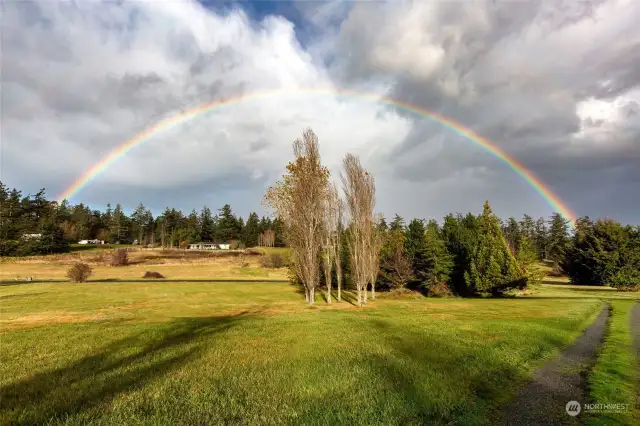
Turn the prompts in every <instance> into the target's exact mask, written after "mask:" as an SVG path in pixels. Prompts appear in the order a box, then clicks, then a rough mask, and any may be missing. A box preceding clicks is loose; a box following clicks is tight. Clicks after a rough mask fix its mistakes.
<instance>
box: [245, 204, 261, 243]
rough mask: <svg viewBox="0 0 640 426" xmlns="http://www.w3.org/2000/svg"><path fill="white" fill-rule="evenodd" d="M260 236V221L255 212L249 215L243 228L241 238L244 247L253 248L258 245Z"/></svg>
mask: <svg viewBox="0 0 640 426" xmlns="http://www.w3.org/2000/svg"><path fill="white" fill-rule="evenodd" d="M259 235H260V219H259V218H258V214H257V213H256V212H251V213H249V216H248V217H247V223H246V224H245V226H244V232H243V238H242V241H243V242H244V244H245V246H247V247H255V246H257V245H258V236H259Z"/></svg>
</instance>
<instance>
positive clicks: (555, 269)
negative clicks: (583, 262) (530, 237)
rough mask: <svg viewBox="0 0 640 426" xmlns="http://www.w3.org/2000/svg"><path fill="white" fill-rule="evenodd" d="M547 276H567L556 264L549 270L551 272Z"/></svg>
mask: <svg viewBox="0 0 640 426" xmlns="http://www.w3.org/2000/svg"><path fill="white" fill-rule="evenodd" d="M547 275H548V276H550V277H564V276H566V275H567V274H566V273H565V272H564V270H563V269H562V267H561V266H560V265H558V264H557V263H554V264H553V267H552V268H551V271H550V272H549V273H548V274H547Z"/></svg>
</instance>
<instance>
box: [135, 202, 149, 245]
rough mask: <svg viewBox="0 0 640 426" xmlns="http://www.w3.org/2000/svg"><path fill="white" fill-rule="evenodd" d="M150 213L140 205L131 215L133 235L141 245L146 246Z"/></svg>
mask: <svg viewBox="0 0 640 426" xmlns="http://www.w3.org/2000/svg"><path fill="white" fill-rule="evenodd" d="M149 213H150V212H149V211H148V210H147V209H146V208H145V206H144V204H142V203H140V204H138V207H136V208H135V210H134V211H133V213H132V214H131V222H132V225H133V234H134V235H135V237H136V239H137V240H138V244H140V245H142V244H144V238H145V234H146V232H147V226H148V224H149Z"/></svg>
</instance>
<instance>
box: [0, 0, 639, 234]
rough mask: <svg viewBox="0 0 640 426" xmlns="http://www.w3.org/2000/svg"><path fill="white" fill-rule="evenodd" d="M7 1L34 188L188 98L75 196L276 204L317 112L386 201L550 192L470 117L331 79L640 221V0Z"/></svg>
mask: <svg viewBox="0 0 640 426" xmlns="http://www.w3.org/2000/svg"><path fill="white" fill-rule="evenodd" d="M238 6H242V3H239V4H238ZM3 7H4V11H3V15H2V32H3V40H2V59H1V65H2V82H1V83H2V94H1V96H2V129H1V132H2V134H1V136H2V145H1V154H2V158H1V174H2V177H1V178H2V181H3V182H5V183H6V184H8V185H10V186H15V187H18V188H21V189H24V190H25V191H27V192H28V191H31V192H33V191H35V190H37V189H39V188H41V187H46V188H47V190H48V193H49V194H50V195H52V196H53V195H57V194H58V193H60V192H62V191H63V190H64V189H65V188H66V187H68V186H69V185H70V184H71V183H72V182H73V181H74V180H75V179H76V178H77V177H78V176H80V175H82V173H84V172H85V171H86V170H87V169H89V168H90V167H91V166H92V165H93V164H94V163H96V162H98V161H100V160H101V159H102V158H104V157H105V156H106V155H107V154H108V153H109V152H110V151H111V150H113V149H115V148H116V147H118V146H119V145H121V144H122V143H124V142H126V141H128V140H131V139H132V138H134V137H136V135H138V134H140V133H141V132H144V131H145V130H146V129H149V128H150V127H151V126H153V125H155V124H156V123H158V122H161V121H162V120H163V119H166V118H169V117H172V116H175V115H176V114H184V113H187V115H189V117H188V118H187V119H185V120H183V121H181V122H179V123H176V124H174V125H171V126H166V127H164V128H163V129H162V130H161V131H158V132H156V133H154V134H153V135H152V136H151V137H149V138H146V139H145V141H144V143H142V144H140V145H138V146H137V147H135V148H134V149H132V150H131V151H130V152H129V153H127V154H126V155H125V156H123V157H122V158H120V159H118V160H117V161H116V162H114V163H113V164H112V165H111V166H110V167H109V168H107V169H106V170H105V171H104V172H103V173H102V174H101V175H100V176H98V177H96V178H95V179H94V180H93V181H92V182H91V183H90V184H89V185H88V186H87V187H85V188H84V189H83V190H82V191H80V192H79V193H78V194H77V195H76V196H75V197H74V199H72V200H71V201H72V202H81V201H82V202H85V203H89V204H91V205H94V206H96V207H102V206H104V205H106V204H107V203H109V202H111V203H115V202H121V203H122V204H123V205H124V207H125V208H126V209H131V208H133V207H135V205H136V204H137V203H138V202H143V203H145V205H148V206H150V207H153V208H154V209H162V208H164V207H165V206H176V207H179V208H182V209H183V210H185V211H190V210H191V209H192V208H196V209H199V208H201V207H202V205H204V204H207V205H209V206H211V207H212V208H218V207H220V206H221V205H222V204H224V203H227V202H229V203H231V204H232V205H233V207H234V209H235V210H237V211H238V212H239V213H242V214H246V213H247V212H248V211H250V210H257V211H261V207H260V198H261V196H262V193H263V192H264V189H265V188H266V187H267V186H268V185H269V184H271V183H273V182H274V181H275V180H276V179H277V178H278V177H279V175H281V174H282V172H283V171H284V166H285V165H286V163H287V161H289V159H290V158H291V142H292V141H293V140H294V139H295V138H296V137H298V136H299V135H300V133H301V131H302V130H303V128H304V127H306V126H311V127H312V128H313V129H314V130H315V131H316V133H317V134H318V136H319V138H320V143H321V152H322V155H323V159H324V161H325V163H327V165H328V166H329V167H330V168H331V169H332V171H333V173H334V176H337V172H338V170H339V166H340V160H341V157H342V155H343V154H344V153H345V152H347V151H349V152H353V153H356V154H359V155H360V156H361V158H362V161H363V163H364V164H365V166H366V167H368V168H369V169H370V170H371V171H372V172H373V173H374V174H375V175H376V178H377V183H378V189H379V191H378V192H379V194H378V210H380V211H382V212H384V213H385V214H386V215H387V216H391V215H393V214H394V213H396V212H397V213H399V214H401V215H403V216H406V217H435V218H440V217H442V215H444V214H446V213H448V212H452V211H453V212H455V211H461V212H466V211H474V212H476V211H478V210H479V209H480V207H481V203H482V201H484V200H485V199H489V200H490V201H491V202H492V204H493V205H494V207H495V210H496V211H497V212H498V213H499V214H500V215H501V216H508V215H514V216H521V215H522V214H523V213H529V214H533V215H548V214H549V213H550V212H551V211H552V207H551V206H549V205H548V204H546V203H545V201H544V200H543V198H542V197H541V196H540V194H537V193H536V192H535V191H534V190H533V189H532V188H531V187H530V186H529V185H528V184H527V183H526V182H524V180H522V179H521V178H520V177H519V176H517V175H516V174H515V173H514V171H513V170H511V169H510V168H509V167H508V166H507V165H506V164H504V163H503V162H501V161H499V160H498V159H497V158H495V157H493V156H492V155H490V154H489V153H487V152H486V151H485V150H483V149H482V148H481V147H480V146H478V145H477V144H474V143H471V142H470V141H469V140H468V139H465V138H463V137H462V136H460V135H459V134H457V133H456V132H453V131H452V130H450V129H447V128H445V127H444V126H442V125H441V124H439V123H436V122H434V121H430V120H426V119H424V118H423V117H421V116H419V115H417V114H414V113H412V112H410V111H407V110H403V109H400V108H395V107H393V106H389V105H387V104H384V103H376V102H371V101H366V100H362V99H358V98H356V97H349V96H343V95H338V94H334V93H335V91H337V90H338V89H352V90H356V91H363V92H367V93H370V94H377V95H379V96H390V97H392V98H393V99H396V100H398V101H403V102H409V103H412V104H414V105H416V106H418V107H420V108H423V109H426V110H429V111H433V112H436V113H439V114H441V115H444V116H446V117H450V118H451V119H453V120H455V121H457V122H459V123H461V124H462V125H464V126H465V127H467V128H469V129H471V130H473V131H474V132H476V133H478V134H480V135H482V136H483V137H485V138H488V139H489V140H491V141H492V143H494V144H495V145H496V146H498V147H500V148H501V149H503V150H504V151H505V152H507V153H508V154H510V155H512V156H513V157H515V158H517V159H518V160H519V161H520V162H521V163H523V164H524V165H525V166H526V167H528V168H530V169H531V170H532V172H533V173H535V174H536V175H537V176H539V177H540V178H541V179H542V180H543V181H544V182H545V184H546V185H547V186H548V187H549V188H551V189H552V190H553V191H555V192H556V193H557V194H558V195H559V196H560V198H561V199H563V200H564V201H565V202H566V203H567V205H569V207H571V208H572V209H573V210H574V211H575V212H576V213H577V214H578V215H589V216H592V217H596V216H611V217H614V218H617V219H620V220H622V221H625V222H635V223H638V222H640V71H639V70H640V29H639V27H638V25H637V21H638V17H639V16H640V4H639V3H638V2H634V1H631V0H609V1H594V2H574V1H568V0H567V1H554V2H550V1H508V2H501V1H497V2H494V1H477V2H454V1H451V2H449V1H439V2H366V1H365V2H356V3H350V2H340V1H332V2H326V3H309V4H305V3H300V4H299V5H296V11H295V14H290V15H287V13H284V12H280V9H276V12H274V14H272V15H268V16H265V17H264V18H261V19H260V20H256V19H255V18H253V17H251V16H250V14H248V13H245V12H244V11H243V10H242V9H241V8H239V7H236V8H232V9H228V10H225V11H216V10H212V9H209V8H207V7H206V6H204V5H202V4H200V3H198V2H195V1H171V2H145V1H136V2H120V3H116V2H106V1H104V2H102V1H95V2H75V3H72V2H51V1H41V2H7V3H6V4H4V5H3ZM281 13H282V14H281ZM292 16H295V19H294V18H292ZM290 19H291V20H290ZM292 20H294V21H295V22H293V21H292ZM307 89H322V90H321V91H313V90H311V91H309V90H307ZM332 92H334V93H332ZM234 99H236V100H237V99H242V100H241V101H233V100H234ZM225 100H227V101H228V100H231V102H228V103H226V104H225V103H224V101H225ZM221 101H222V102H223V104H222V106H220V107H217V108H210V109H206V110H205V109H203V110H202V111H201V112H199V113H190V112H193V111H195V110H194V108H198V107H200V106H202V105H205V104H210V103H216V102H221Z"/></svg>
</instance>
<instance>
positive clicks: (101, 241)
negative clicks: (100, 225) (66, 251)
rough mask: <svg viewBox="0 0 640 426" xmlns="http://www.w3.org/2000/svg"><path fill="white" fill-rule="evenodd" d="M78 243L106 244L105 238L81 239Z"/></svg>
mask: <svg viewBox="0 0 640 426" xmlns="http://www.w3.org/2000/svg"><path fill="white" fill-rule="evenodd" d="M78 244H104V241H103V240H80V241H78Z"/></svg>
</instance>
